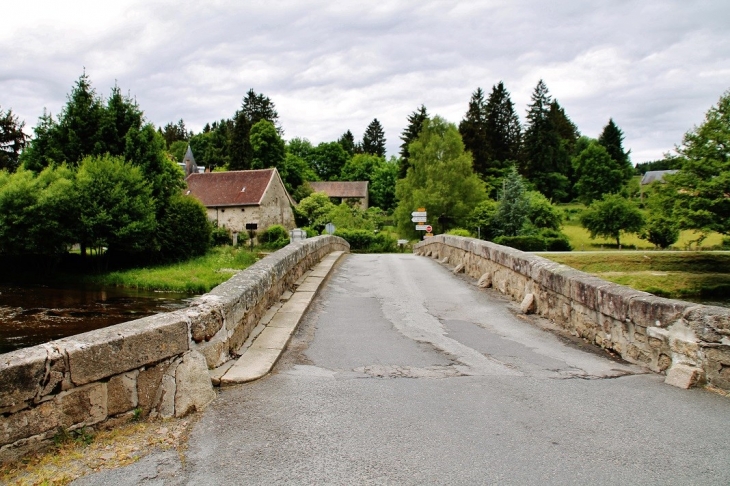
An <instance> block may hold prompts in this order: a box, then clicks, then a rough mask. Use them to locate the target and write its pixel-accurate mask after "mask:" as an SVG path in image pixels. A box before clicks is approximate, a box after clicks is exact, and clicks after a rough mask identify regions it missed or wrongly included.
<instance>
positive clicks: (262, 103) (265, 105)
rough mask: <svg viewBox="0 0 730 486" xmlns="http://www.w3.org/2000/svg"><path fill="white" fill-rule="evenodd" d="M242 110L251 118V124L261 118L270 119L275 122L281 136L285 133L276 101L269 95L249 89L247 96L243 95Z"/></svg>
mask: <svg viewBox="0 0 730 486" xmlns="http://www.w3.org/2000/svg"><path fill="white" fill-rule="evenodd" d="M241 111H243V113H244V114H245V115H246V117H247V118H248V119H249V121H250V122H251V126H253V125H255V124H256V123H258V122H260V121H261V120H268V121H270V122H271V123H273V124H274V127H276V131H277V132H278V133H279V135H280V136H281V135H283V134H284V131H283V130H282V128H281V126H279V113H277V111H276V107H275V106H274V102H273V101H271V99H270V98H269V97H268V96H265V95H263V94H261V93H259V94H256V92H255V91H254V90H253V89H249V90H248V93H246V96H244V97H243V106H242V108H241Z"/></svg>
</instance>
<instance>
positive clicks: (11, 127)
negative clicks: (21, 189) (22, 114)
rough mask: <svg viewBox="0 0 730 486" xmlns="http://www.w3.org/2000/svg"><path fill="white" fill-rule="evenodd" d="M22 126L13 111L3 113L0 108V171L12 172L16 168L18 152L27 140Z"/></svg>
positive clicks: (22, 123) (23, 123)
mask: <svg viewBox="0 0 730 486" xmlns="http://www.w3.org/2000/svg"><path fill="white" fill-rule="evenodd" d="M23 126H25V122H21V121H19V120H18V117H17V116H15V115H14V114H13V110H8V111H5V112H4V111H3V110H2V107H0V170H3V169H5V170H8V171H10V172H13V171H15V170H16V169H17V168H18V164H19V160H20V152H21V151H22V150H23V149H24V148H25V145H26V142H27V139H28V136H27V135H26V134H25V133H23Z"/></svg>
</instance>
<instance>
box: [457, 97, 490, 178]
mask: <svg viewBox="0 0 730 486" xmlns="http://www.w3.org/2000/svg"><path fill="white" fill-rule="evenodd" d="M459 133H460V134H461V139H462V140H463V141H464V147H465V148H466V150H468V151H470V152H471V155H472V158H473V159H474V172H476V173H477V174H479V175H484V174H485V173H486V171H487V166H488V163H489V156H490V154H489V149H488V142H487V102H486V100H485V99H484V91H482V88H477V90H476V91H474V93H472V95H471V100H469V109H468V110H467V112H466V115H465V116H464V119H463V120H461V123H459Z"/></svg>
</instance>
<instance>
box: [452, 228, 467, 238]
mask: <svg viewBox="0 0 730 486" xmlns="http://www.w3.org/2000/svg"><path fill="white" fill-rule="evenodd" d="M446 234H447V235H453V236H465V237H467V238H471V233H470V232H469V230H465V229H463V228H454V229H451V230H449V231H447V232H446Z"/></svg>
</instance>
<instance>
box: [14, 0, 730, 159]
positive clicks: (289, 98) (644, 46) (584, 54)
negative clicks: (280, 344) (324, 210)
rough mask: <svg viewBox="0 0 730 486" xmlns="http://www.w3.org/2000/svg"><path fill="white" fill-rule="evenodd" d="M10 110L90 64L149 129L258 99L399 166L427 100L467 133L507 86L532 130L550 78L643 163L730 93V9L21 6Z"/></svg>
mask: <svg viewBox="0 0 730 486" xmlns="http://www.w3.org/2000/svg"><path fill="white" fill-rule="evenodd" d="M2 10H3V28H2V29H1V30H0V107H2V109H3V110H7V109H8V108H11V109H12V110H13V111H14V112H15V113H16V114H17V115H18V116H19V117H20V118H21V119H22V120H25V121H26V124H27V128H29V127H32V126H33V125H35V123H36V122H37V119H38V117H39V116H40V115H41V114H42V112H43V108H44V107H45V108H47V109H48V110H49V111H51V112H52V113H53V114H54V115H55V114H58V113H59V111H60V110H61V109H62V107H63V105H64V103H65V101H66V95H67V93H68V92H69V91H70V89H71V87H72V86H73V83H74V82H75V81H76V80H77V79H78V77H79V75H81V73H82V72H83V69H84V68H85V69H86V72H87V74H88V75H89V77H90V78H91V81H92V84H93V86H94V87H95V88H96V89H97V91H98V92H99V93H100V94H102V95H104V96H107V95H108V94H109V91H110V89H111V87H112V86H113V85H114V82H115V80H116V82H117V83H118V85H119V86H120V87H121V88H122V90H123V91H124V92H129V93H131V94H132V95H133V96H135V97H136V99H137V101H138V103H139V105H140V107H141V108H142V109H143V110H144V112H145V115H146V117H147V119H148V120H149V121H151V122H153V123H155V124H156V125H158V126H159V125H164V124H165V123H167V122H169V121H176V120H178V119H180V118H182V119H184V120H185V123H186V125H187V126H188V128H191V129H193V130H195V131H199V130H200V129H201V128H202V127H203V126H204V125H205V123H206V122H212V121H215V120H218V119H221V118H230V117H231V116H232V115H233V113H234V112H235V110H236V109H237V108H238V107H239V106H240V104H241V100H242V98H243V95H244V94H245V93H246V91H248V89H249V88H253V89H254V90H255V91H256V92H258V93H264V94H265V95H267V96H269V97H270V98H271V99H272V100H273V101H274V103H275V104H276V108H277V110H278V112H279V116H280V122H281V125H282V126H283V128H284V131H285V138H287V139H289V138H292V137H305V138H308V139H309V140H311V141H312V142H313V143H315V144H316V143H319V142H323V141H332V140H335V139H337V138H338V137H339V136H340V135H341V134H342V133H343V132H344V131H345V130H347V129H350V130H352V132H353V134H355V137H356V138H360V137H361V135H362V133H363V132H364V130H365V128H366V127H367V125H368V124H369V123H370V121H372V119H373V118H378V119H379V120H380V122H381V123H382V125H383V126H384V128H385V132H386V139H387V150H388V154H389V155H396V154H397V153H398V150H399V145H400V140H399V138H398V137H399V135H400V133H401V131H402V130H403V128H404V127H405V125H406V117H407V116H408V114H409V113H411V112H413V111H414V110H415V109H416V108H417V107H418V106H420V105H421V104H425V105H426V107H427V108H428V111H429V113H431V114H439V115H441V116H443V117H444V118H446V119H448V120H450V121H452V122H455V123H458V122H459V120H461V118H462V117H463V116H464V113H465V111H466V109H467V104H468V101H469V98H470V96H471V93H472V92H473V91H474V90H475V89H476V88H477V87H482V88H483V89H485V91H487V92H489V91H490V90H491V87H492V86H493V85H494V84H496V83H498V82H499V81H500V80H502V81H504V83H505V86H506V87H507V89H508V90H509V91H510V92H511V94H512V100H513V101H514V102H515V105H516V109H517V112H518V114H519V115H520V117H521V119H522V121H523V122H524V119H525V111H526V107H527V104H528V103H529V101H530V95H531V93H532V90H533V88H534V87H535V85H536V84H537V81H538V80H539V79H541V78H542V79H543V80H544V81H545V83H546V84H547V86H548V89H549V90H550V94H551V95H553V97H555V98H557V99H558V101H559V102H560V104H561V105H562V106H563V107H564V108H565V110H566V113H567V114H568V116H569V117H570V118H571V119H572V120H573V122H574V123H576V125H578V128H579V129H580V131H581V132H582V133H583V134H584V135H588V136H592V137H597V136H598V134H599V133H600V131H601V129H602V128H603V126H605V124H606V123H607V122H608V119H609V118H611V117H612V118H613V119H614V120H615V122H616V123H617V124H618V126H619V127H620V128H621V129H622V130H623V131H624V133H625V136H626V139H625V142H624V143H625V147H626V148H630V149H631V154H632V160H633V161H634V162H643V161H647V160H654V159H657V158H661V157H662V154H663V153H664V152H667V151H668V150H671V149H672V147H673V146H674V145H675V144H677V143H679V142H680V141H681V138H682V135H683V134H684V132H686V131H687V130H688V129H690V128H692V127H693V126H694V125H696V124H699V123H701V121H702V118H703V115H704V113H705V112H706V111H707V109H708V108H709V107H711V106H712V105H713V104H715V103H716V102H717V100H718V99H719V97H720V96H721V95H722V93H723V92H725V91H726V90H727V89H728V88H730V23H728V19H730V2H728V1H727V0H714V1H713V0H707V1H689V0H679V1H670V0H658V1H655V0H641V1H639V0H636V1H624V0H611V1H607V0H606V1H578V0H574V1H551V2H545V1H533V0H524V1H519V0H483V1H454V0H451V1H426V0H413V1H405V0H403V1H399V0H379V1H349V0H347V1H337V2H335V1H309V0H307V1H303V0H300V1H277V0H267V1H233V0H219V1H209V2H188V1H179V0H176V1H170V0H142V1H138V0H115V1H114V2H100V1H98V0H91V1H88V0H75V1H66V0H50V1H46V0H22V1H18V2H11V3H8V4H6V5H4V6H3V9H2Z"/></svg>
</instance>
